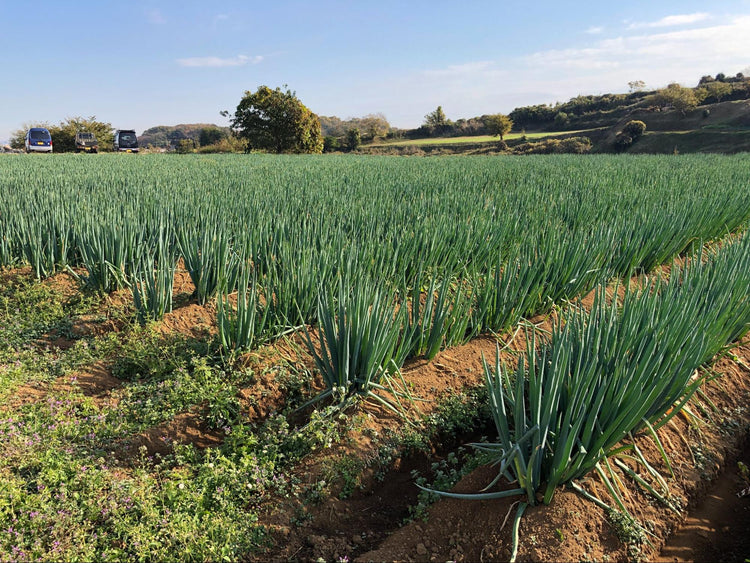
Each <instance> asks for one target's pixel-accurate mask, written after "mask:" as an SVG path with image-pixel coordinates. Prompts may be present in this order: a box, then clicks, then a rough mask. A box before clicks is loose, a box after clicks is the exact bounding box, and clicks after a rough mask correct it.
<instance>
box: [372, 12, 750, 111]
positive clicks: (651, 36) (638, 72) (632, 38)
mask: <svg viewBox="0 0 750 563" xmlns="http://www.w3.org/2000/svg"><path fill="white" fill-rule="evenodd" d="M696 21H697V20H696ZM586 43H587V44H586V45H585V47H578V46H576V45H575V44H569V45H567V46H563V47H562V48H559V49H554V50H545V51H537V52H533V53H530V54H527V55H523V56H516V57H500V58H498V59H496V60H481V61H470V62H469V61H467V62H466V63H464V64H454V65H451V66H446V67H443V68H438V69H430V70H423V71H422V72H419V73H416V74H413V75H410V76H404V77H402V78H400V79H398V80H393V81H388V84H389V87H388V90H389V91H392V90H393V89H396V90H398V91H404V92H411V93H412V97H411V98H410V100H411V99H413V100H414V102H413V107H408V108H407V109H408V110H409V112H407V111H406V109H405V108H406V107H407V106H406V104H408V103H410V100H406V99H404V98H403V97H402V98H399V100H398V103H395V102H394V103H393V104H390V105H389V102H388V101H387V100H388V91H383V92H380V91H379V90H378V91H375V90H377V88H376V89H374V90H373V91H372V92H371V98H372V99H371V100H370V101H371V103H373V104H374V103H375V102H376V101H377V104H378V105H377V107H378V108H380V110H381V111H384V112H385V113H386V115H388V116H389V117H393V118H395V119H396V120H399V118H402V119H403V120H404V123H409V121H407V120H409V119H410V118H409V117H408V116H407V113H411V116H412V117H411V119H413V115H415V114H417V115H419V114H420V112H421V113H422V114H423V113H426V112H427V111H431V109H434V108H435V107H437V106H438V105H441V106H442V107H443V109H444V110H445V112H446V113H447V114H448V115H449V116H451V117H452V118H455V117H470V116H474V115H482V114H484V113H497V112H498V111H502V112H507V111H510V110H512V109H513V108H514V107H517V106H521V105H530V104H538V103H553V104H554V103H555V102H557V101H560V102H563V101H566V100H568V99H570V98H572V97H574V96H577V95H579V94H603V93H607V92H627V91H628V82H631V81H633V80H643V81H644V82H646V84H648V86H649V88H661V87H664V86H666V85H667V84H668V83H670V82H679V83H682V84H684V85H688V86H693V85H695V84H696V83H697V82H698V80H699V79H700V77H701V76H702V75H705V74H711V75H714V74H716V73H718V72H724V73H727V74H734V73H736V72H738V71H741V70H742V69H744V68H746V67H748V64H750V15H742V16H734V17H725V18H722V19H721V20H720V19H718V18H716V17H712V18H711V19H710V21H703V22H698V23H696V24H695V25H693V26H691V27H689V28H685V29H683V28H675V29H671V28H666V27H662V28H657V27H653V28H642V29H638V30H636V31H633V30H625V31H624V32H623V33H622V34H621V35H619V36H608V35H607V34H606V33H603V34H602V35H600V36H598V37H596V38H595V40H593V41H591V40H588V41H587V42H586ZM396 82H398V83H397V84H396ZM402 115H403V117H401V116H402ZM411 125H418V124H415V123H411V124H410V126H411Z"/></svg>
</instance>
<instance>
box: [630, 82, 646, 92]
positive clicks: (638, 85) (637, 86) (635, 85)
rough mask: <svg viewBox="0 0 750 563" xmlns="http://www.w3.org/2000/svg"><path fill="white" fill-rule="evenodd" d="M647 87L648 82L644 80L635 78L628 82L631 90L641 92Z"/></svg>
mask: <svg viewBox="0 0 750 563" xmlns="http://www.w3.org/2000/svg"><path fill="white" fill-rule="evenodd" d="M645 87H646V83H645V82H644V81H643V80H633V81H631V82H628V88H630V91H631V92H640V91H642V90H643V89H644V88H645Z"/></svg>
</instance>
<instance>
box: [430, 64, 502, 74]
mask: <svg viewBox="0 0 750 563" xmlns="http://www.w3.org/2000/svg"><path fill="white" fill-rule="evenodd" d="M494 64H495V63H494V62H492V61H473V62H468V63H464V64H460V65H449V66H447V67H446V68H441V69H434V70H426V71H425V74H426V75H428V76H461V75H466V74H473V73H476V72H483V71H486V70H488V69H489V68H491V67H492V66H493V65H494Z"/></svg>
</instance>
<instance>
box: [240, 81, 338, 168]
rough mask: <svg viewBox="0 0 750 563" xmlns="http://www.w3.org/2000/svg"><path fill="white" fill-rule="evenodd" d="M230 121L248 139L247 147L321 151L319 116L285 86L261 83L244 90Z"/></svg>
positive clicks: (281, 151) (275, 150)
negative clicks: (255, 87) (257, 86)
mask: <svg viewBox="0 0 750 563" xmlns="http://www.w3.org/2000/svg"><path fill="white" fill-rule="evenodd" d="M284 87H285V88H287V87H286V85H285V86H284ZM231 123H232V128H233V129H234V131H235V132H236V133H237V135H238V136H239V137H241V138H244V139H246V140H247V142H248V150H250V149H260V150H269V151H273V152H275V153H277V154H280V153H320V152H323V136H322V134H321V130H320V120H319V119H318V116H317V115H315V114H314V113H313V112H311V111H310V110H309V109H308V108H307V107H305V106H304V105H303V104H302V102H301V101H300V100H299V98H297V95H296V93H294V92H292V91H291V90H289V89H288V88H287V90H286V91H282V90H281V88H276V89H275V90H271V89H270V88H269V87H268V86H260V87H259V88H258V90H257V91H255V92H250V91H247V92H245V96H244V97H243V98H242V100H240V103H239V104H238V105H237V110H236V111H235V113H234V117H233V118H232V120H231Z"/></svg>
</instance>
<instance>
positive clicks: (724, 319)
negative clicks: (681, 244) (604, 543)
mask: <svg viewBox="0 0 750 563" xmlns="http://www.w3.org/2000/svg"><path fill="white" fill-rule="evenodd" d="M612 293H614V296H612V295H611V294H612ZM595 295H596V297H595V301H594V304H593V307H592V308H591V310H590V311H586V310H584V309H583V308H581V307H580V306H571V307H570V308H568V309H567V310H566V311H565V312H564V313H563V314H562V315H561V316H560V318H559V319H558V320H557V321H555V323H554V327H553V329H552V331H551V334H550V335H545V334H541V333H540V334H536V333H532V334H530V335H529V338H528V340H527V351H526V353H525V355H523V356H521V358H520V359H519V361H518V364H517V366H516V367H515V368H514V367H512V366H507V365H505V364H503V363H501V361H500V359H499V355H498V357H496V358H495V362H494V366H493V367H490V366H489V365H488V364H487V363H485V374H486V380H487V388H488V391H489V398H490V407H491V412H492V414H493V418H494V422H495V426H496V429H497V436H498V437H497V441H494V442H484V443H480V444H474V446H476V447H477V448H479V449H481V450H485V451H486V452H489V454H490V456H491V458H492V459H493V460H494V463H495V464H496V465H497V467H498V473H497V479H496V480H495V481H494V483H497V482H498V481H499V480H500V479H501V478H504V479H505V480H506V482H507V483H510V485H511V486H510V487H509V488H508V487H506V488H505V490H503V491H500V492H496V491H491V492H484V493H478V494H475V495H452V494H451V493H443V494H447V495H449V496H457V497H462V498H475V499H476V498H480V499H486V498H498V497H504V496H516V495H523V496H525V500H524V502H522V503H521V504H520V506H519V510H518V513H517V518H519V519H520V516H521V514H522V513H523V509H524V508H525V507H526V506H527V505H528V504H532V505H533V504H537V503H538V502H543V503H545V504H549V503H550V502H551V500H552V498H553V496H554V494H555V492H556V491H557V490H558V489H559V487H560V486H561V485H565V484H570V485H571V486H573V487H574V488H576V489H578V490H580V491H581V492H582V493H583V494H585V491H584V490H583V489H581V488H580V486H578V485H577V483H576V480H578V479H581V478H582V477H584V476H586V475H587V474H589V473H590V472H591V471H594V470H597V471H598V472H599V473H600V475H602V478H603V479H604V480H605V482H606V481H607V477H606V473H605V472H604V470H603V469H602V467H601V465H600V464H603V463H604V464H607V460H608V458H609V457H610V456H613V455H618V454H621V453H622V452H624V451H627V450H628V449H633V448H635V446H633V445H632V444H631V445H630V446H628V445H623V440H624V439H625V438H627V437H629V436H631V435H633V434H634V433H636V432H638V431H641V430H645V431H647V432H648V433H650V435H652V436H653V437H654V438H655V439H656V440H657V442H658V438H657V435H656V433H655V430H658V429H659V428H660V427H661V426H663V425H664V424H666V423H667V422H668V421H669V419H670V418H671V417H673V416H675V414H677V413H678V412H679V411H680V409H681V408H682V407H683V406H684V405H685V403H686V402H687V401H688V400H689V399H690V398H691V396H692V395H693V394H694V393H695V392H696V390H697V389H698V388H699V386H700V385H701V384H702V383H703V382H704V381H705V379H706V378H707V377H708V375H706V374H707V373H708V372H706V371H703V372H701V371H700V370H699V368H701V366H703V365H704V364H706V363H707V362H709V361H710V360H711V359H712V358H714V357H715V356H716V355H717V354H718V353H719V352H720V351H721V350H722V349H724V348H725V347H726V346H728V345H730V344H731V343H732V342H735V341H736V340H737V339H739V338H740V337H741V336H743V335H744V334H745V333H746V332H747V331H748V330H749V329H750V235H745V236H744V237H742V238H740V239H739V240H736V241H731V240H730V241H725V242H724V244H723V245H722V247H721V248H720V250H712V251H708V250H705V249H699V250H697V251H695V252H694V253H691V254H690V255H689V257H688V259H687V260H686V261H685V265H684V266H679V265H677V264H674V265H673V266H672V268H671V272H670V275H669V278H668V279H667V280H665V279H664V278H661V277H656V276H655V277H653V278H652V279H649V278H648V277H643V278H641V279H640V282H639V283H638V284H634V285H633V286H628V287H627V288H626V291H625V293H624V296H622V297H621V298H618V297H617V291H616V289H615V290H614V291H613V290H612V289H611V288H610V291H609V293H608V292H607V291H606V289H605V286H604V285H602V286H599V287H598V288H597V290H596V294H595ZM701 373H703V375H701ZM620 465H621V466H624V464H620ZM645 465H646V466H647V465H648V464H645ZM606 466H607V467H609V465H608V464H607V465H606ZM625 468H626V469H627V467H626V466H625ZM494 483H493V484H494ZM489 488H490V487H488V489H489ZM612 492H613V496H615V498H616V500H617V499H618V497H617V492H616V489H615V488H612ZM656 496H657V497H659V495H658V494H656ZM665 502H666V501H665ZM622 508H623V509H624V506H622ZM515 530H516V532H515V533H516V534H517V530H518V528H517V525H516V526H515ZM514 541H515V544H516V545H517V541H518V538H517V537H515V538H514Z"/></svg>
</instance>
